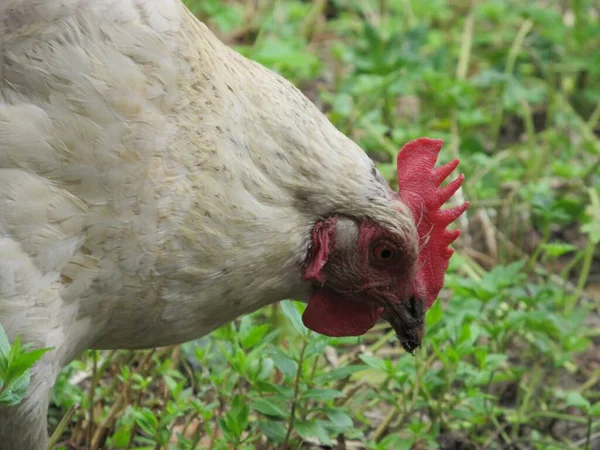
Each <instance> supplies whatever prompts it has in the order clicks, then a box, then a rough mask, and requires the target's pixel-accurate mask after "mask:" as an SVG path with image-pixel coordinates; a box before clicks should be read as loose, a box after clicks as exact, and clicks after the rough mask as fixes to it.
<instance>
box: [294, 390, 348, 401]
mask: <svg viewBox="0 0 600 450" xmlns="http://www.w3.org/2000/svg"><path fill="white" fill-rule="evenodd" d="M344 396H345V395H344V393H343V392H342V391H338V390H335V389H308V390H307V391H304V392H303V393H302V395H301V396H300V398H303V399H313V400H319V401H327V400H333V399H334V398H339V397H344Z"/></svg>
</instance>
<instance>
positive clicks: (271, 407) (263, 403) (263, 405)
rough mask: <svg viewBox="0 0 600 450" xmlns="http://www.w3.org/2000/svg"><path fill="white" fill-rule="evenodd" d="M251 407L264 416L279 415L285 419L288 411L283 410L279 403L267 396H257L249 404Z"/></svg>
mask: <svg viewBox="0 0 600 450" xmlns="http://www.w3.org/2000/svg"><path fill="white" fill-rule="evenodd" d="M250 406H251V407H252V409H255V410H256V411H258V412H259V413H261V414H264V415H265V416H272V417H279V418H282V419H285V418H287V417H288V412H287V411H286V410H284V409H283V408H282V407H281V406H280V405H278V404H277V403H276V402H274V401H273V400H272V399H268V398H258V399H256V400H254V401H253V402H252V404H251V405H250Z"/></svg>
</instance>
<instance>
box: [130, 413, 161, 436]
mask: <svg viewBox="0 0 600 450" xmlns="http://www.w3.org/2000/svg"><path fill="white" fill-rule="evenodd" d="M133 418H134V419H135V422H136V423H137V424H138V426H139V427H140V428H141V429H142V430H143V431H144V432H145V433H146V434H148V435H149V436H154V435H156V431H157V428H158V421H157V420H156V416H155V415H154V413H153V412H152V411H151V410H149V409H148V408H141V409H138V410H135V411H133Z"/></svg>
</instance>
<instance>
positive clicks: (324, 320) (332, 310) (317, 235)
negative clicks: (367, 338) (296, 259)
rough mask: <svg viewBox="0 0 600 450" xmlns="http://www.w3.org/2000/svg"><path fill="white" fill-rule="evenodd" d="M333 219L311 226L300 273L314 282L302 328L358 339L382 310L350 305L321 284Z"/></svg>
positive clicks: (334, 223)
mask: <svg viewBox="0 0 600 450" xmlns="http://www.w3.org/2000/svg"><path fill="white" fill-rule="evenodd" d="M336 222H337V219H336V218H335V217H330V218H329V219H327V220H324V221H319V222H317V223H316V224H315V226H314V228H313V232H312V247H311V251H310V256H309V258H308V263H307V265H306V267H305V270H304V279H305V280H315V281H316V282H317V283H319V284H321V286H314V287H313V291H312V293H311V296H310V300H309V301H308V305H307V306H306V309H305V310H304V314H303V315H302V322H303V323H304V326H306V328H308V329H310V330H312V331H314V332H316V333H319V334H323V335H325V336H332V337H340V336H360V335H362V334H365V333H366V332H367V331H369V330H370V329H371V328H372V327H373V326H374V325H375V323H377V320H378V319H379V316H380V315H381V313H382V308H378V307H373V306H369V305H366V304H362V303H357V302H353V301H352V300H350V299H347V298H345V297H344V296H342V295H341V294H339V293H337V292H335V291H334V290H333V289H329V288H328V287H326V286H323V284H324V283H325V281H326V274H325V273H324V271H323V268H324V267H325V265H326V264H327V260H328V259H329V251H330V249H331V248H333V246H334V245H335V237H336V236H335V232H336V230H335V225H336Z"/></svg>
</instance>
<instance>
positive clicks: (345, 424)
mask: <svg viewBox="0 0 600 450" xmlns="http://www.w3.org/2000/svg"><path fill="white" fill-rule="evenodd" d="M327 417H329V420H331V423H332V424H333V425H335V427H336V428H338V429H339V430H340V431H344V430H349V429H352V428H353V427H354V422H353V421H352V418H351V417H350V416H349V415H348V414H346V413H345V412H343V411H340V410H337V409H334V410H331V411H328V412H327Z"/></svg>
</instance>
